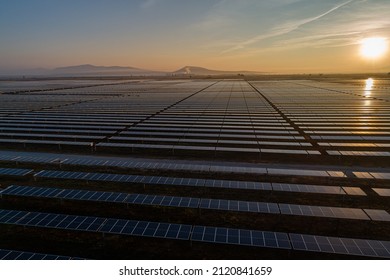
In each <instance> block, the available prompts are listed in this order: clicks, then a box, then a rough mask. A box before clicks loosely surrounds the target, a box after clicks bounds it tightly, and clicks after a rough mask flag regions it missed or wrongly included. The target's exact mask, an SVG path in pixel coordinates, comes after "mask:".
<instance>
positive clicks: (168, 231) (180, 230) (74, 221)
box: [0, 210, 192, 240]
mask: <svg viewBox="0 0 390 280" xmlns="http://www.w3.org/2000/svg"><path fill="white" fill-rule="evenodd" d="M0 223H2V224H10V225H23V226H32V227H42V228H55V229H64V230H81V231H88V232H104V233H115V234H125V235H132V236H143V237H161V238H169V239H181V240H188V239H189V237H190V234H191V229H192V226H190V225H183V224H172V223H169V224H163V225H161V223H157V222H148V221H134V220H122V219H107V218H99V217H88V216H76V215H62V214H50V213H39V212H27V211H17V210H0ZM166 225H167V226H166ZM162 228H165V232H163V231H162Z"/></svg>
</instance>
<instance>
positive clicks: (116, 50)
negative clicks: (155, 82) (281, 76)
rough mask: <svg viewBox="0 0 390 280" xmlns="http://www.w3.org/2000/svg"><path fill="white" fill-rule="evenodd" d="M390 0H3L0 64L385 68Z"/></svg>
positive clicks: (388, 64)
mask: <svg viewBox="0 0 390 280" xmlns="http://www.w3.org/2000/svg"><path fill="white" fill-rule="evenodd" d="M369 37H380V38H383V39H384V40H385V41H386V43H387V44H389V43H390V1H389V0H272V1H260V0H240V1H238V0H207V1H206V0H197V1H195V0H194V1H189V0H188V1H187V0H115V1H109V0H77V1H76V0H15V1H10V0H0V38H1V43H0V45H1V47H0V61H1V63H0V70H1V71H2V72H4V71H7V70H10V71H11V70H12V71H14V70H16V69H26V68H27V69H28V68H36V67H44V68H54V67H61V66H69V65H78V64H94V65H103V66H111V65H118V66H133V67H138V68H144V69H152V70H165V71H174V70H177V69H178V68H181V67H182V66H185V65H195V66H202V67H206V68H210V69H219V70H255V71H264V72H275V73H293V72H296V73H302V72H361V71H364V72H367V71H368V72H377V71H381V72H389V71H390V48H389V49H388V50H387V52H386V53H385V54H383V55H381V56H380V57H378V58H375V59H371V58H367V57H363V56H362V55H361V53H360V51H359V49H360V42H361V41H362V40H363V39H364V38H369Z"/></svg>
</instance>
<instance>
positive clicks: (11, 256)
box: [0, 249, 81, 260]
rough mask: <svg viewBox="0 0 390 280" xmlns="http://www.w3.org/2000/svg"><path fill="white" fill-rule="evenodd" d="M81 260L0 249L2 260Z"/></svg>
mask: <svg viewBox="0 0 390 280" xmlns="http://www.w3.org/2000/svg"><path fill="white" fill-rule="evenodd" d="M75 259H77V260H81V259H80V258H74V257H66V256H59V255H52V254H41V253H32V252H22V251H15V250H6V249H0V260H75Z"/></svg>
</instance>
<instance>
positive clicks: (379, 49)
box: [360, 37, 387, 59]
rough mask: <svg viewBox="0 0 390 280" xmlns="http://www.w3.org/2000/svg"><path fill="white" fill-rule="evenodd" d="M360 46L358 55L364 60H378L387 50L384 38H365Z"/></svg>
mask: <svg viewBox="0 0 390 280" xmlns="http://www.w3.org/2000/svg"><path fill="white" fill-rule="evenodd" d="M360 44H361V45H360V53H361V55H362V56H363V57H365V58H372V59H373V58H379V57H381V56H382V55H384V54H385V52H386V50H387V40H386V38H380V37H372V38H366V39H363V40H362V41H361V43H360Z"/></svg>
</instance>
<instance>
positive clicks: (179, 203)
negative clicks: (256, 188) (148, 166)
mask: <svg viewBox="0 0 390 280" xmlns="http://www.w3.org/2000/svg"><path fill="white" fill-rule="evenodd" d="M0 195H12V196H29V197H45V198H57V199H68V200H84V201H99V202H113V203H128V204H140V205H153V206H170V207H186V208H200V209H211V210H222V211H237V212H253V213H267V214H283V215H299V216H315V217H327V218H339V219H358V220H370V218H371V219H372V220H376V221H388V220H389V218H390V214H389V213H387V212H386V211H385V210H374V209H364V211H363V209H358V208H342V207H325V206H311V205H297V204H281V203H279V204H278V203H267V202H256V201H239V200H226V199H209V198H193V197H174V196H162V195H148V194H127V193H116V192H101V191H86V190H75V189H59V188H47V187H30V186H17V185H12V186H9V187H8V188H6V189H4V190H3V191H1V192H0ZM367 215H368V216H367Z"/></svg>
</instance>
